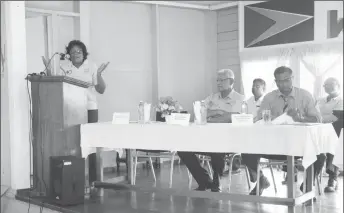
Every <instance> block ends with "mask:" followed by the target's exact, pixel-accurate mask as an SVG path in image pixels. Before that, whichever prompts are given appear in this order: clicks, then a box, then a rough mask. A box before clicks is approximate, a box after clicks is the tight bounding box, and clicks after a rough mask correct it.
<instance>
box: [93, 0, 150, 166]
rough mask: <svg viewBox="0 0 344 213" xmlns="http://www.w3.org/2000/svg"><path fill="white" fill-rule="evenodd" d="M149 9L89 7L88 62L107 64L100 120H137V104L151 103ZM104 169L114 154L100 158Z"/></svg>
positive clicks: (122, 5)
mask: <svg viewBox="0 0 344 213" xmlns="http://www.w3.org/2000/svg"><path fill="white" fill-rule="evenodd" d="M151 12H152V9H151V6H150V5H144V4H132V3H123V2H92V3H91V17H90V20H91V35H90V47H91V49H92V52H91V53H90V58H91V59H92V60H93V61H94V62H96V63H97V65H98V66H100V64H101V63H105V62H107V61H109V62H110V64H109V66H108V68H107V70H106V71H105V72H104V74H103V76H104V79H105V81H106V84H107V88H106V91H105V93H104V94H103V95H98V103H99V106H98V107H99V120H100V121H110V120H112V114H113V113H114V112H116V111H117V112H120V111H129V112H131V117H132V119H133V120H136V119H137V105H138V103H139V101H140V100H143V101H147V102H152V98H151V96H152V91H151V84H152V83H151V82H152V75H151V74H152V63H151V62H152V58H151V57H152V40H151V36H152V35H151V27H152V23H151ZM103 157H104V161H103V162H104V166H105V167H109V166H114V165H115V159H116V155H115V152H106V153H104V154H103Z"/></svg>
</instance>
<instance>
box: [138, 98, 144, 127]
mask: <svg viewBox="0 0 344 213" xmlns="http://www.w3.org/2000/svg"><path fill="white" fill-rule="evenodd" d="M138 114H139V119H138V122H139V124H143V123H144V103H143V101H140V103H139V107H138Z"/></svg>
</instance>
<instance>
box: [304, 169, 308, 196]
mask: <svg viewBox="0 0 344 213" xmlns="http://www.w3.org/2000/svg"><path fill="white" fill-rule="evenodd" d="M306 181H307V170H306V169H305V170H304V172H303V193H306V188H307V187H306V185H307V183H306Z"/></svg>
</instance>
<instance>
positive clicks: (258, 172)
mask: <svg viewBox="0 0 344 213" xmlns="http://www.w3.org/2000/svg"><path fill="white" fill-rule="evenodd" d="M260 169H261V168H260V165H259V163H258V167H257V185H256V195H257V196H259V187H260V186H259V182H260V181H259V180H260Z"/></svg>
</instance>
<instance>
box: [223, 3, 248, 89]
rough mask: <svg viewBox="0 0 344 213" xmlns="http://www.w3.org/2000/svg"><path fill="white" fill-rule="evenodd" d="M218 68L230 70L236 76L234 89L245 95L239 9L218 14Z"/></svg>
mask: <svg viewBox="0 0 344 213" xmlns="http://www.w3.org/2000/svg"><path fill="white" fill-rule="evenodd" d="M217 55H218V57H217V68H218V69H225V68H229V69H231V70H233V72H234V75H235V79H236V80H235V84H234V89H235V90H236V91H237V92H239V93H243V87H242V80H241V70H240V58H239V16H238V7H231V8H225V9H222V10H219V11H218V12H217Z"/></svg>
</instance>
